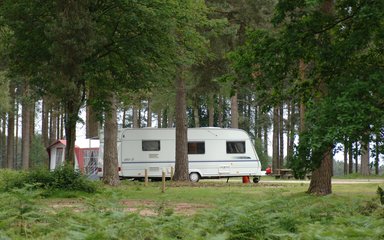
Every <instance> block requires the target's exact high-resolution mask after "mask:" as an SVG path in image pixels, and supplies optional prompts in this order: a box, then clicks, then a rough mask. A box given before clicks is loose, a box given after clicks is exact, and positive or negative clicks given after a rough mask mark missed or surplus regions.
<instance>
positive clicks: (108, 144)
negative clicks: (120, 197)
mask: <svg viewBox="0 0 384 240" xmlns="http://www.w3.org/2000/svg"><path fill="white" fill-rule="evenodd" d="M108 100H109V102H110V104H111V107H110V111H109V112H108V113H106V117H105V125H104V157H103V159H104V165H103V167H104V169H103V172H104V175H103V182H104V183H105V184H108V185H111V186H117V185H119V184H120V179H119V172H118V168H119V163H118V158H117V107H116V97H115V94H114V93H111V95H110V96H109V97H108Z"/></svg>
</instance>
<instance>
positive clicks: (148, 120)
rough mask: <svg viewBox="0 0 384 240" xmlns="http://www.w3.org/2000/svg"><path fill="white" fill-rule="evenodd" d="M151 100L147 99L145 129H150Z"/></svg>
mask: <svg viewBox="0 0 384 240" xmlns="http://www.w3.org/2000/svg"><path fill="white" fill-rule="evenodd" d="M151 105H152V104H151V99H148V109H147V127H152V106H151Z"/></svg>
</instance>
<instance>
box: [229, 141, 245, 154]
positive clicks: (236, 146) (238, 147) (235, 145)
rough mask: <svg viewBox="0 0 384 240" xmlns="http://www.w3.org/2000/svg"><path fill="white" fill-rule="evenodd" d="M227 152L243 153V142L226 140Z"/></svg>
mask: <svg viewBox="0 0 384 240" xmlns="http://www.w3.org/2000/svg"><path fill="white" fill-rule="evenodd" d="M227 153H245V142H244V141H241V142H227Z"/></svg>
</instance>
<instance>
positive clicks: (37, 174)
mask: <svg viewBox="0 0 384 240" xmlns="http://www.w3.org/2000/svg"><path fill="white" fill-rule="evenodd" d="M26 184H32V185H33V186H35V187H36V188H42V189H47V190H49V191H51V190H65V191H82V192H87V193H93V192H95V191H96V190H97V187H96V184H95V183H94V182H92V181H91V180H89V179H87V178H86V177H85V176H83V175H82V174H81V173H80V172H79V171H76V170H73V168H71V167H67V166H63V167H60V168H57V169H55V170H54V171H53V172H51V171H49V170H48V169H43V168H39V169H35V170H32V171H30V172H24V171H14V170H1V171H0V191H3V192H9V191H10V190H12V189H14V188H23V187H24V186H25V185H26Z"/></svg>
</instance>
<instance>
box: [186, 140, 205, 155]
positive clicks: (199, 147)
mask: <svg viewBox="0 0 384 240" xmlns="http://www.w3.org/2000/svg"><path fill="white" fill-rule="evenodd" d="M204 153H205V143H204V142H188V154H204Z"/></svg>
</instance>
